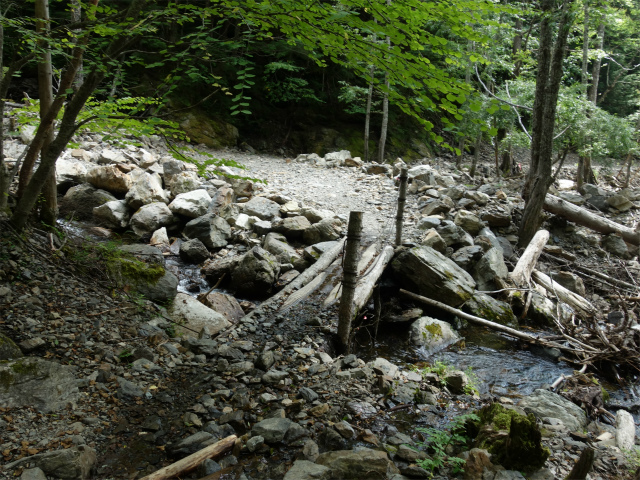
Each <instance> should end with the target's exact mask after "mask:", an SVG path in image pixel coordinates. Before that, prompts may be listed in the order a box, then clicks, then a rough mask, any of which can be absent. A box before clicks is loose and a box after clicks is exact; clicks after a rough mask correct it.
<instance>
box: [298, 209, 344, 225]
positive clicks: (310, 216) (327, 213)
mask: <svg viewBox="0 0 640 480" xmlns="http://www.w3.org/2000/svg"><path fill="white" fill-rule="evenodd" d="M300 215H303V216H304V217H306V218H307V220H309V221H310V222H311V223H318V222H319V221H320V220H324V219H325V218H333V217H335V216H336V214H335V213H334V212H332V211H331V210H320V209H317V208H313V207H302V208H301V209H300Z"/></svg>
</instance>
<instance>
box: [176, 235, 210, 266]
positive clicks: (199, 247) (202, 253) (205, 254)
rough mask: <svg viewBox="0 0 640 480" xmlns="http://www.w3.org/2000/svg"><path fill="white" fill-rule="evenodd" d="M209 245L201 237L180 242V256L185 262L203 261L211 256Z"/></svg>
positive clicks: (196, 262)
mask: <svg viewBox="0 0 640 480" xmlns="http://www.w3.org/2000/svg"><path fill="white" fill-rule="evenodd" d="M209 256H210V253H209V250H207V247H206V246H205V244H204V243H202V242H201V241H200V240H199V239H197V238H194V239H192V240H187V241H186V242H182V243H181V244H180V258H181V259H183V260H184V261H185V262H190V263H195V264H198V263H202V262H204V261H205V260H206V259H207V258H209Z"/></svg>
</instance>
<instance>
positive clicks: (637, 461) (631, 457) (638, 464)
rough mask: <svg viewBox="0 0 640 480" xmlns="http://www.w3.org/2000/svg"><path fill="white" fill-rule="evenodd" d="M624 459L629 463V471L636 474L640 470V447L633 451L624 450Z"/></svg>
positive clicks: (634, 448)
mask: <svg viewBox="0 0 640 480" xmlns="http://www.w3.org/2000/svg"><path fill="white" fill-rule="evenodd" d="M622 453H623V454H624V459H625V460H626V462H627V466H628V470H629V471H630V472H632V473H633V472H636V471H637V470H638V468H640V447H635V446H634V447H633V448H632V449H631V450H623V451H622Z"/></svg>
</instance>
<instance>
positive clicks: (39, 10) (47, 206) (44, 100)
mask: <svg viewBox="0 0 640 480" xmlns="http://www.w3.org/2000/svg"><path fill="white" fill-rule="evenodd" d="M35 13H36V19H37V20H36V22H37V23H36V31H37V32H38V33H39V34H40V35H41V36H43V37H46V36H48V35H49V30H50V29H49V5H48V0H36V5H35ZM38 43H39V44H40V48H42V49H43V52H42V53H41V54H40V59H39V61H38V93H39V95H40V118H41V119H43V118H44V117H45V116H46V114H47V111H48V110H49V108H51V105H52V104H53V87H52V78H53V68H52V65H51V49H50V48H49V47H48V45H47V43H46V41H44V40H41V41H40V42H38ZM53 128H54V126H53V125H51V127H49V130H48V132H47V134H46V136H45V140H44V143H43V144H42V150H41V152H46V151H47V149H48V148H49V145H50V144H51V142H52V141H53ZM42 194H43V203H42V205H41V207H40V220H41V221H42V222H43V223H44V224H45V225H50V226H53V225H54V224H55V222H56V220H57V217H58V196H57V187H56V170H55V167H54V168H53V169H52V170H51V173H50V174H49V178H47V181H46V183H45V185H44V188H43V190H42Z"/></svg>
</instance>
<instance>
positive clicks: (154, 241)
mask: <svg viewBox="0 0 640 480" xmlns="http://www.w3.org/2000/svg"><path fill="white" fill-rule="evenodd" d="M149 245H153V246H154V247H165V246H166V247H168V246H169V245H170V243H169V236H168V235H167V228H166V227H162V228H159V229H158V230H156V231H155V232H153V235H151V240H149Z"/></svg>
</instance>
